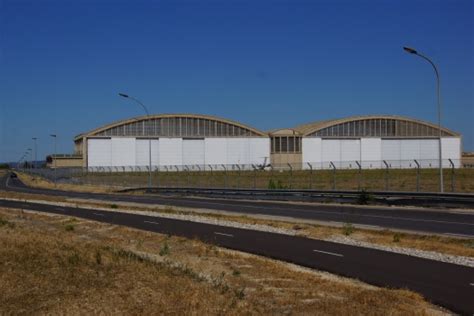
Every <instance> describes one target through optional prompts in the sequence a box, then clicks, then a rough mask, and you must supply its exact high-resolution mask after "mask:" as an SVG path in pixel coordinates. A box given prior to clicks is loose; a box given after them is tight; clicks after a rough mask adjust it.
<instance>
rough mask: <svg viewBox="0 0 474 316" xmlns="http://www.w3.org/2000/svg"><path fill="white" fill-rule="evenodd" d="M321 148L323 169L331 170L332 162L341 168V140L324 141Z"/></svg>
mask: <svg viewBox="0 0 474 316" xmlns="http://www.w3.org/2000/svg"><path fill="white" fill-rule="evenodd" d="M321 148H322V163H323V168H329V167H330V166H329V163H330V162H333V163H334V164H335V165H336V167H339V162H340V161H341V140H340V139H323V140H322V146H321Z"/></svg>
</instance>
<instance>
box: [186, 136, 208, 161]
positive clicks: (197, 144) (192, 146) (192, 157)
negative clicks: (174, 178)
mask: <svg viewBox="0 0 474 316" xmlns="http://www.w3.org/2000/svg"><path fill="white" fill-rule="evenodd" d="M204 157H205V154H204V139H183V165H199V166H203V165H204V164H205V159H204Z"/></svg>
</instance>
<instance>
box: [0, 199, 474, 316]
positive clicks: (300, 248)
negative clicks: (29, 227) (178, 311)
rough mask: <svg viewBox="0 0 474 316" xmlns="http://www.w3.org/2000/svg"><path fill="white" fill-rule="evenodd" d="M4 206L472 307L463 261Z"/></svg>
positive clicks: (128, 217)
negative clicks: (199, 244) (193, 242)
mask: <svg viewBox="0 0 474 316" xmlns="http://www.w3.org/2000/svg"><path fill="white" fill-rule="evenodd" d="M0 206H3V207H10V208H17V209H28V210H35V211H40V212H48V213H55V214H61V215H67V216H75V217H79V218H85V219H89V220H94V221H99V222H104V223H110V224H115V225H123V226H128V227H133V228H138V229H141V230H147V231H152V232H158V233H163V234H171V235H176V236H183V237H187V238H197V239H200V240H202V241H205V242H208V243H213V244H216V245H218V246H221V247H225V248H229V249H235V250H240V251H244V252H248V253H253V254H257V255H263V256H266V257H270V258H274V259H279V260H283V261H287V262H291V263H295V264H298V265H301V266H305V267H309V268H315V269H318V270H324V271H328V272H331V273H335V274H338V275H342V276H347V277H351V278H356V279H359V280H361V281H364V282H367V283H370V284H374V285H377V286H384V287H390V288H404V289H410V290H413V291H416V292H418V293H421V294H422V295H423V296H424V297H426V298H427V299H428V300H430V301H431V302H433V303H435V304H438V305H441V306H444V307H446V308H448V309H450V310H452V311H455V312H457V313H462V314H466V315H468V314H472V313H474V300H473V298H474V269H472V268H469V267H465V266H460V265H454V264H448V263H442V262H438V261H433V260H427V259H421V258H416V257H411V256H406V255H401V254H396V253H390V252H385V251H380V250H374V249H368V248H361V247H354V246H349V245H343V244H338V243H331V242H325V241H320V240H313V239H308V238H302V237H295V236H287V235H281V234H274V233H267V232H260V231H253V230H246V229H238V228H231V227H223V226H217V225H211V224H202V223H195V222H189V221H181V220H174V219H166V218H159V217H150V216H143V215H137V214H128V213H120V212H107V211H99V210H94V209H85V208H73V207H59V206H55V205H46V204H36V203H28V202H21V201H7V200H0Z"/></svg>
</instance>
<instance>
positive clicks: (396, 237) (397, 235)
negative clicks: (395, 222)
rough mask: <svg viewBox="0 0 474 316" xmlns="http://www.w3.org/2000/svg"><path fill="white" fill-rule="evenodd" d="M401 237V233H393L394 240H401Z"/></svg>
mask: <svg viewBox="0 0 474 316" xmlns="http://www.w3.org/2000/svg"><path fill="white" fill-rule="evenodd" d="M401 237H402V236H401V234H399V233H395V235H393V242H400V239H401Z"/></svg>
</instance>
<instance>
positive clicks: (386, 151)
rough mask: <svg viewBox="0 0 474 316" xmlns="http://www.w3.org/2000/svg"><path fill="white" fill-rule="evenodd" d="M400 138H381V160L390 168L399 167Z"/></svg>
mask: <svg viewBox="0 0 474 316" xmlns="http://www.w3.org/2000/svg"><path fill="white" fill-rule="evenodd" d="M401 158H402V156H401V140H400V139H382V160H385V161H386V162H387V163H388V164H389V165H390V166H391V167H392V168H400V160H401Z"/></svg>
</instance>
